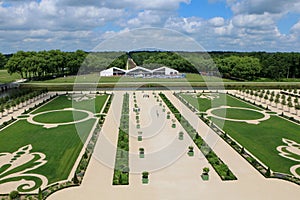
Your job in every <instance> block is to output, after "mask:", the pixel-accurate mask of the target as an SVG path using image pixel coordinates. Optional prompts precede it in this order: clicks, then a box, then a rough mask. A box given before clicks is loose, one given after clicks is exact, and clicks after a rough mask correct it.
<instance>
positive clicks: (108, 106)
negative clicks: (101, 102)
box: [103, 94, 114, 114]
mask: <svg viewBox="0 0 300 200" xmlns="http://www.w3.org/2000/svg"><path fill="white" fill-rule="evenodd" d="M113 96H114V94H111V95H110V96H109V97H108V98H109V99H108V101H107V104H106V106H105V108H104V110H103V113H105V114H106V113H107V112H108V110H109V108H110V105H111V102H112V99H113Z"/></svg>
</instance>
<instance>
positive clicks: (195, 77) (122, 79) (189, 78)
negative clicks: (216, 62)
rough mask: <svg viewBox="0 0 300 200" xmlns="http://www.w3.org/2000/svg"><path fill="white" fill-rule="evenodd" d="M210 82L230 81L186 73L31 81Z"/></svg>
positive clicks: (87, 76)
mask: <svg viewBox="0 0 300 200" xmlns="http://www.w3.org/2000/svg"><path fill="white" fill-rule="evenodd" d="M204 81H207V82H212V81H217V82H221V81H225V82H227V81H230V80H227V79H220V78H217V77H212V76H203V77H201V76H200V75H199V74H191V73H187V74H186V78H174V79H170V78H132V77H121V76H113V77H100V76H99V74H88V75H81V76H67V77H60V78H55V79H51V80H46V81H32V83H40V82H44V83H74V82H76V83H84V82H88V83H96V82H99V83H117V82H204Z"/></svg>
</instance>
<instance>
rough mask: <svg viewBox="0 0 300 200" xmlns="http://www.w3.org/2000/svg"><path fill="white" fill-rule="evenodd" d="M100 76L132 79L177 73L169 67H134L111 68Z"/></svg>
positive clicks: (177, 73)
mask: <svg viewBox="0 0 300 200" xmlns="http://www.w3.org/2000/svg"><path fill="white" fill-rule="evenodd" d="M100 76H132V77H151V76H170V77H171V76H179V72H178V71H177V70H175V69H172V68H169V67H160V68H157V69H153V70H150V69H146V68H144V67H139V66H136V67H134V68H132V69H128V70H125V69H120V68H117V67H112V68H109V69H106V70H103V71H101V72H100Z"/></svg>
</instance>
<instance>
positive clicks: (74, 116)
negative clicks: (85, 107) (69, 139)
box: [33, 110, 88, 124]
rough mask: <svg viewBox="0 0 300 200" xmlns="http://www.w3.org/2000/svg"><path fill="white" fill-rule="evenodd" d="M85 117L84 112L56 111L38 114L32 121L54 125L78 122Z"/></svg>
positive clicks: (86, 115)
mask: <svg viewBox="0 0 300 200" xmlns="http://www.w3.org/2000/svg"><path fill="white" fill-rule="evenodd" d="M86 117H88V114H87V113H86V112H81V111H75V110H73V111H72V110H58V111H53V112H52V111H49V112H47V113H41V114H38V115H36V116H35V117H33V120H34V121H36V122H39V123H47V124H56V123H67V122H73V121H78V120H82V119H84V118H86Z"/></svg>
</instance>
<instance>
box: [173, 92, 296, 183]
mask: <svg viewBox="0 0 300 200" xmlns="http://www.w3.org/2000/svg"><path fill="white" fill-rule="evenodd" d="M226 95H229V96H231V97H233V98H235V99H236V100H238V101H241V102H244V103H247V104H249V105H252V106H254V107H256V108H258V109H264V110H266V111H268V109H267V108H268V107H263V106H259V105H256V104H253V103H252V102H250V101H245V100H243V99H242V98H239V97H237V96H234V95H232V94H230V93H228V92H227V93H226ZM174 96H176V98H178V99H179V100H180V101H181V102H182V103H183V104H184V105H186V106H187V107H188V108H189V109H190V110H191V111H193V112H199V111H198V110H197V109H196V108H195V107H194V106H192V105H191V104H190V103H189V102H187V101H185V99H183V97H181V96H180V93H175V94H174ZM198 116H199V118H200V119H201V120H202V121H203V122H204V123H206V124H207V125H208V126H209V127H210V128H211V129H212V130H213V131H214V132H215V133H216V134H217V135H219V136H220V137H221V138H222V139H223V140H224V141H225V142H226V143H228V144H229V145H230V146H231V147H232V148H233V149H234V150H235V151H236V152H237V153H239V154H240V155H241V156H242V157H243V158H244V159H246V160H247V162H249V163H250V164H251V165H252V166H253V167H254V168H255V169H256V170H258V171H259V172H260V173H261V174H262V175H263V176H264V177H266V178H278V179H282V180H286V181H290V182H292V183H295V184H297V185H300V179H299V178H296V177H294V176H292V175H289V174H284V173H280V172H271V170H270V168H269V167H267V165H265V164H264V163H263V162H262V161H261V160H259V159H258V158H256V157H255V156H254V155H253V154H252V153H250V151H248V150H246V149H245V148H244V147H243V146H242V145H241V144H239V143H238V142H237V141H235V140H234V139H233V138H232V137H230V136H228V134H226V133H225V132H224V131H223V130H222V129H220V128H219V127H218V126H217V125H215V124H214V123H213V122H212V121H211V120H210V119H208V118H207V117H206V116H204V115H203V114H201V115H198ZM279 117H280V118H282V119H284V120H287V121H289V122H291V123H295V122H293V121H291V120H289V119H286V118H284V117H282V116H279ZM295 124H297V123H295Z"/></svg>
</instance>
